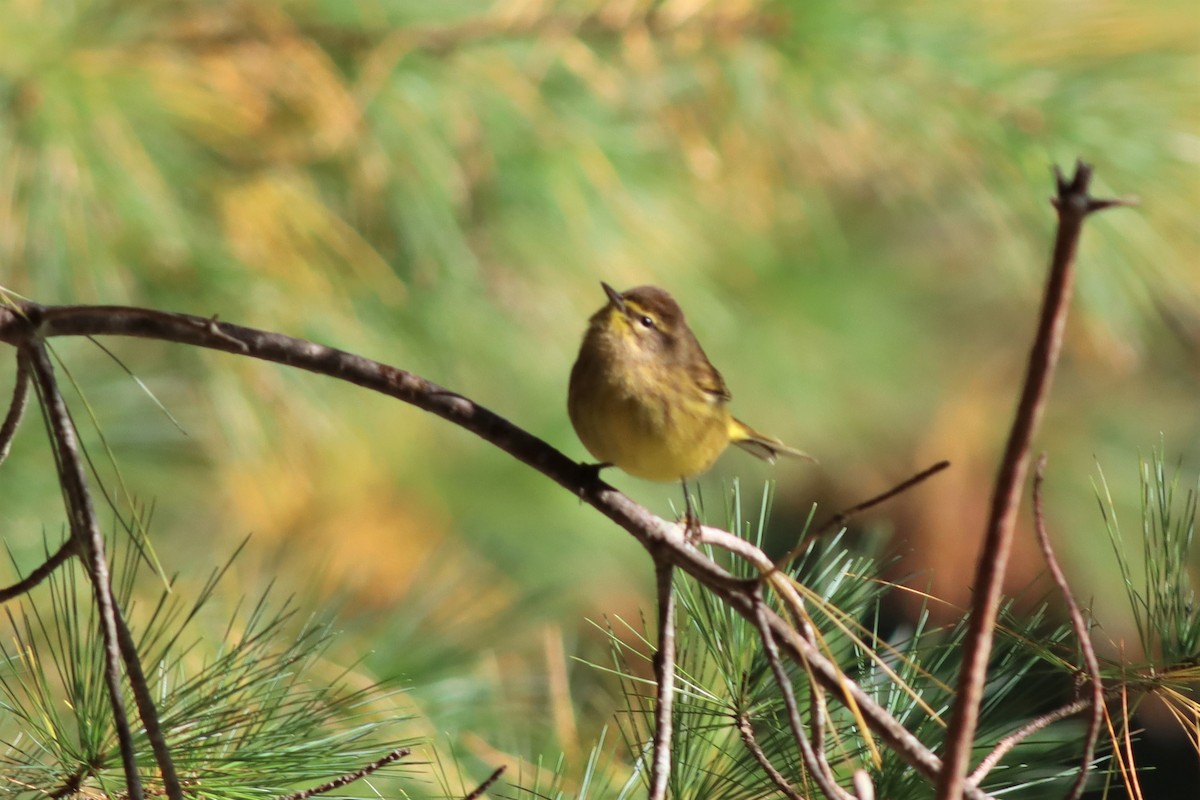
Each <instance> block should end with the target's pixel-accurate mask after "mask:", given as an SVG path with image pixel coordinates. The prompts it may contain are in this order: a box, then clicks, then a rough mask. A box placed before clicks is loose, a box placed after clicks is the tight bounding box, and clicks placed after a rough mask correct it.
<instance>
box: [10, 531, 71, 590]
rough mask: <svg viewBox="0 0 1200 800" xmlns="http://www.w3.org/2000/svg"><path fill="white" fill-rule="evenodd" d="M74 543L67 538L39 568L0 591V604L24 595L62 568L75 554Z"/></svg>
mask: <svg viewBox="0 0 1200 800" xmlns="http://www.w3.org/2000/svg"><path fill="white" fill-rule="evenodd" d="M76 542H77V540H76V539H75V537H73V536H69V537H67V540H66V541H65V542H63V543H62V546H61V547H59V548H58V549H57V550H55V551H54V554H53V555H52V556H50V557H49V558H47V559H46V560H45V561H44V562H43V563H42V564H41V565H40V566H38V567H37V568H36V569H34V570H33V571H32V572H30V573H29V574H28V575H26V576H25V577H24V578H22V579H21V580H19V581H17V582H16V583H14V584H12V585H11V586H5V587H4V588H3V589H0V603H7V602H8V601H9V600H11V599H13V598H14V597H17V596H18V595H22V594H25V593H26V592H28V591H30V590H31V589H33V587H35V586H37V585H38V584H39V583H41V582H42V581H44V580H46V578H47V577H48V576H49V575H50V573H51V572H54V570H56V569H58V568H59V567H60V566H62V564H63V562H65V561H66V560H67V559H68V558H70V557H71V556H73V555H75V553H76V552H77V544H76Z"/></svg>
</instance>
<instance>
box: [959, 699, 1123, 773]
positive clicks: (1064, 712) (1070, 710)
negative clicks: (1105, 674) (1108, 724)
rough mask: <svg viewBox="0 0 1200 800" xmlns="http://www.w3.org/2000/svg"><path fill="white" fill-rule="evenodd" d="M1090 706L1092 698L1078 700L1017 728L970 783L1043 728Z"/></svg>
mask: <svg viewBox="0 0 1200 800" xmlns="http://www.w3.org/2000/svg"><path fill="white" fill-rule="evenodd" d="M1091 705H1092V698H1090V697H1086V698H1080V699H1079V700H1075V701H1073V702H1070V703H1067V704H1066V705H1065V706H1060V707H1059V708H1056V709H1054V710H1053V711H1051V712H1048V713H1046V714H1042V715H1041V716H1039V717H1036V718H1034V719H1031V720H1030V721H1029V722H1027V723H1025V724H1024V725H1022V726H1021V727H1020V728H1017V729H1016V730H1015V731H1013V732H1012V733H1010V734H1009V735H1008V736H1005V737H1004V738H1003V739H1001V740H1000V741H999V742H997V743H996V746H995V747H993V748H992V751H991V752H990V753H988V754H987V755H986V756H985V757H984V759H983V760H982V761H980V762H979V766H977V767H976V768H975V771H974V772H972V773H971V778H970V780H971V783H976V784H977V783H979V782H980V781H982V780H983V779H984V778H986V777H987V775H988V773H989V772H991V771H992V770H993V769H995V767H996V765H997V764H999V763H1000V759H1002V758H1004V757H1005V756H1006V755H1008V753H1009V751H1010V750H1012V749H1013V748H1014V747H1016V746H1017V745H1019V744H1020V743H1021V742H1023V741H1025V740H1026V739H1028V738H1029V737H1030V736H1032V735H1033V734H1035V733H1037V732H1038V731H1040V730H1042V729H1043V728H1046V727H1048V726H1050V725H1053V724H1054V723H1055V722H1058V721H1059V720H1063V719H1066V718H1067V717H1071V716H1074V715H1075V714H1078V713H1079V712H1080V711H1083V710H1085V709H1087V708H1088V707H1089V706H1091ZM1101 709H1103V706H1101Z"/></svg>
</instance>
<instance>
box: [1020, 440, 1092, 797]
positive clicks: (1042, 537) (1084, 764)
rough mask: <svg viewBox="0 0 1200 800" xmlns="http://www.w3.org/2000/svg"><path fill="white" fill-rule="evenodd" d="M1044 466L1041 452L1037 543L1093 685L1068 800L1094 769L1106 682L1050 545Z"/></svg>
mask: <svg viewBox="0 0 1200 800" xmlns="http://www.w3.org/2000/svg"><path fill="white" fill-rule="evenodd" d="M1045 469H1046V454H1045V453H1042V456H1041V458H1039V459H1038V463H1037V469H1036V470H1035V472H1034V478H1033V518H1034V529H1035V530H1036V532H1037V539H1038V544H1040V545H1041V546H1042V555H1044V556H1045V557H1046V566H1047V567H1049V568H1050V575H1051V577H1052V578H1053V579H1054V583H1055V584H1056V585H1057V586H1058V590H1059V591H1060V592H1062V596H1063V602H1064V603H1066V605H1067V613H1068V615H1070V617H1071V627H1072V628H1073V629H1074V630H1075V638H1077V639H1078V640H1079V651H1080V653H1081V654H1082V655H1083V663H1084V664H1085V665H1086V666H1087V671H1088V677H1089V678H1091V684H1092V693H1091V707H1092V716H1091V718H1090V719H1089V720H1088V729H1087V736H1086V737H1085V738H1084V740H1083V755H1082V756H1080V759H1081V761H1080V766H1079V775H1077V776H1076V778H1075V783H1074V784H1072V786H1071V791H1070V792H1068V793H1067V800H1078V798H1079V796H1080V795H1082V794H1083V786H1084V784H1085V783H1086V782H1087V776H1088V772H1089V771H1091V768H1092V759H1093V758H1094V757H1095V755H1096V740H1097V739H1098V738H1099V737H1100V725H1101V723H1102V722H1103V721H1104V685H1103V683H1102V681H1101V678H1100V660H1099V659H1098V658H1096V651H1095V649H1094V648H1093V647H1092V639H1091V635H1090V632H1089V631H1088V625H1087V622H1086V621H1085V620H1084V618H1083V612H1082V611H1080V610H1079V604H1078V603H1076V602H1075V597H1074V595H1072V594H1071V587H1070V586H1069V585H1067V576H1066V575H1064V574H1063V571H1062V567H1060V566H1059V564H1058V559H1057V558H1056V557H1055V555H1054V548H1053V546H1052V545H1051V544H1050V535H1049V534H1048V533H1046V514H1045V510H1044V509H1043V508H1042V481H1043V479H1044V472H1045Z"/></svg>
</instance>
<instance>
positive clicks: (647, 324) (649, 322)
mask: <svg viewBox="0 0 1200 800" xmlns="http://www.w3.org/2000/svg"><path fill="white" fill-rule="evenodd" d="M640 322H641V323H642V327H643V328H653V327H654V320H653V319H651V318H650V317H642V318H641V320H640Z"/></svg>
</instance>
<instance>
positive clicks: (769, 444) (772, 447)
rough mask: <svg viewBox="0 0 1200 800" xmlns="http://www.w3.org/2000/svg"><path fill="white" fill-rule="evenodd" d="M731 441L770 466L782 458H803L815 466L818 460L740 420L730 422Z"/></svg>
mask: <svg viewBox="0 0 1200 800" xmlns="http://www.w3.org/2000/svg"><path fill="white" fill-rule="evenodd" d="M729 441H730V442H732V443H733V444H736V445H737V446H738V447H740V448H742V449H743V450H745V451H746V452H747V453H750V454H751V455H753V456H757V457H758V458H761V459H762V460H763V461H766V462H767V463H768V464H774V463H775V459H777V458H779V457H780V456H787V457H788V458H803V459H805V460H806V461H811V462H813V463H814V464H815V463H817V460H816V459H815V458H813V457H812V456H810V455H809V454H808V453H805V452H804V451H802V450H796V449H795V448H793V447H788V446H787V445H786V444H784V443H783V442H781V441H779V440H778V439H776V438H775V437H774V436H767V435H766V434H765V433H759V432H758V431H756V430H754V428H751V427H750V426H749V425H747V424H746V423H744V422H742V421H741V420H740V419H734V418H732V417H731V418H730V422H729Z"/></svg>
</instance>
